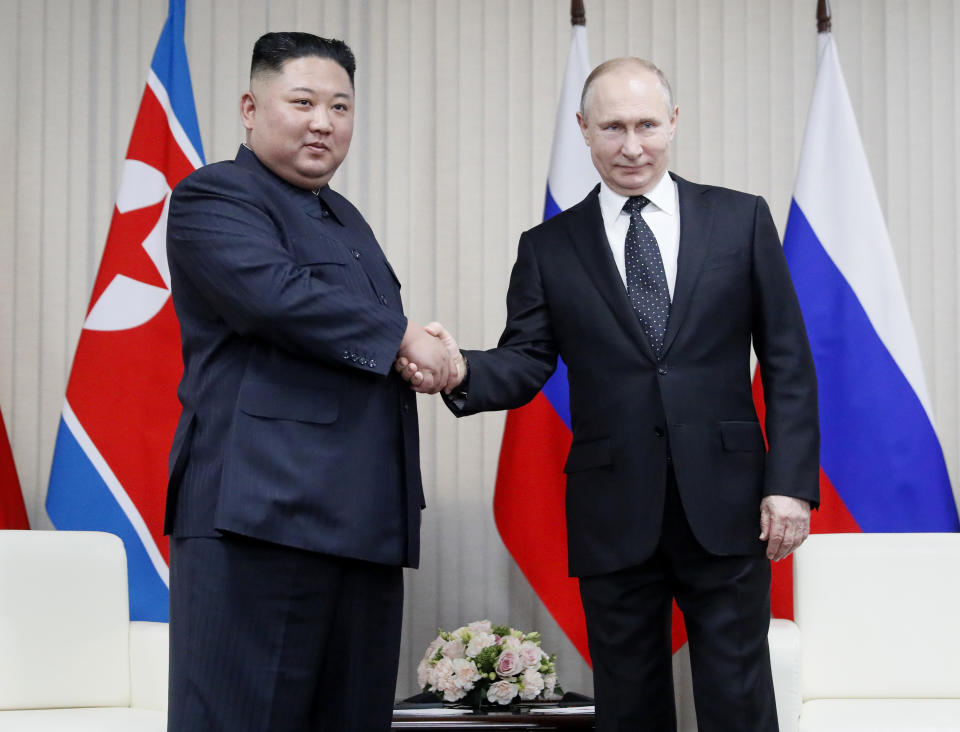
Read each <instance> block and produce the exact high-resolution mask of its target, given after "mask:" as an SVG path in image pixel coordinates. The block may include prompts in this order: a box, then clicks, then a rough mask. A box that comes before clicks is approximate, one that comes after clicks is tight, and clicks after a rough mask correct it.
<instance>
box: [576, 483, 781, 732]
mask: <svg viewBox="0 0 960 732" xmlns="http://www.w3.org/2000/svg"><path fill="white" fill-rule="evenodd" d="M668 472H669V477H668V481H667V500H666V505H665V508H664V517H663V528H662V533H661V539H660V544H659V546H658V548H657V551H656V552H655V553H654V555H653V556H652V557H651V558H650V559H649V560H647V561H646V562H644V563H643V564H641V565H639V566H636V567H630V568H628V569H624V570H620V571H617V572H612V573H610V574H604V575H597V576H591V577H581V578H580V594H581V597H582V599H583V607H584V611H585V614H586V620H587V639H588V642H589V646H590V656H591V658H592V660H593V677H594V694H595V696H596V704H597V726H596V729H597V731H598V732H675V730H676V727H677V722H676V706H675V702H674V696H673V665H672V652H671V651H672V648H671V634H670V623H671V614H672V600H673V599H674V598H676V600H677V604H678V605H679V607H680V610H681V611H682V612H683V616H684V622H685V625H686V628H687V638H688V641H689V649H690V665H691V671H692V675H693V694H694V704H695V706H696V712H697V727H698V729H699V731H700V732H777V731H778V726H777V709H776V702H775V700H774V695H773V678H772V675H771V672H770V652H769V649H768V646H767V632H768V630H769V627H770V563H769V560H767V558H766V557H765V556H764V555H762V554H761V555H758V556H748V557H742V556H740V557H718V556H715V555H712V554H709V553H707V552H706V551H705V550H704V549H703V548H702V547H701V546H700V544H699V542H697V540H696V538H695V537H694V536H693V533H692V532H691V530H690V526H689V524H688V523H687V519H686V516H685V515H684V512H683V506H682V504H681V502H680V496H679V494H678V492H677V485H676V478H675V477H674V475H673V470H670V471H668ZM759 508H760V507H759V505H758V506H757V534H759V533H760V523H759Z"/></svg>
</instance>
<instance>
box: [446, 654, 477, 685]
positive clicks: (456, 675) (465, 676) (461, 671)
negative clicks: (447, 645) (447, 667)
mask: <svg viewBox="0 0 960 732" xmlns="http://www.w3.org/2000/svg"><path fill="white" fill-rule="evenodd" d="M480 676H481V675H480V672H479V671H477V665H476V664H475V663H474V662H473V661H468V660H467V659H465V658H455V659H453V681H454V683H455V684H456V685H457V688H459V689H463V690H464V691H470V690H471V689H472V688H473V685H474V684H475V683H476V682H477V681H479V680H480Z"/></svg>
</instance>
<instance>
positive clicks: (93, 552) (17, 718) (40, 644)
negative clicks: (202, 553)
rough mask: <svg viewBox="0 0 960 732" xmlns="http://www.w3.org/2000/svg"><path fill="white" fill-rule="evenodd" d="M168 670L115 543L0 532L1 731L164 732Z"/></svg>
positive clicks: (105, 538)
mask: <svg viewBox="0 0 960 732" xmlns="http://www.w3.org/2000/svg"><path fill="white" fill-rule="evenodd" d="M167 663H168V658H167V625H166V624H165V623H147V622H130V619H129V600H128V596H127V559H126V553H125V552H124V549H123V543H122V542H121V541H120V539H119V538H117V537H116V536H114V535H112V534H105V533H100V532H87V531H0V732H54V731H57V732H68V731H69V732H80V731H86V730H89V731H90V732H94V731H96V732H139V731H140V730H143V732H164V730H165V729H166V702H167Z"/></svg>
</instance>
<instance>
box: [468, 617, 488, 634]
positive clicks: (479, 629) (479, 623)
mask: <svg viewBox="0 0 960 732" xmlns="http://www.w3.org/2000/svg"><path fill="white" fill-rule="evenodd" d="M467 628H468V629H469V631H470V632H471V633H489V632H490V631H492V630H493V623H491V622H490V621H489V620H475V621H473V622H472V623H470V625H468V626H467Z"/></svg>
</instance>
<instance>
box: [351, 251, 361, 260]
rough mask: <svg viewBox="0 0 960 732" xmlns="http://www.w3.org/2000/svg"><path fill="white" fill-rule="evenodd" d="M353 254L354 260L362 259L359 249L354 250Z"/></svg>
mask: <svg viewBox="0 0 960 732" xmlns="http://www.w3.org/2000/svg"><path fill="white" fill-rule="evenodd" d="M352 254H353V258H354V259H360V250H359V249H354V250H353V252H352Z"/></svg>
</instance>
